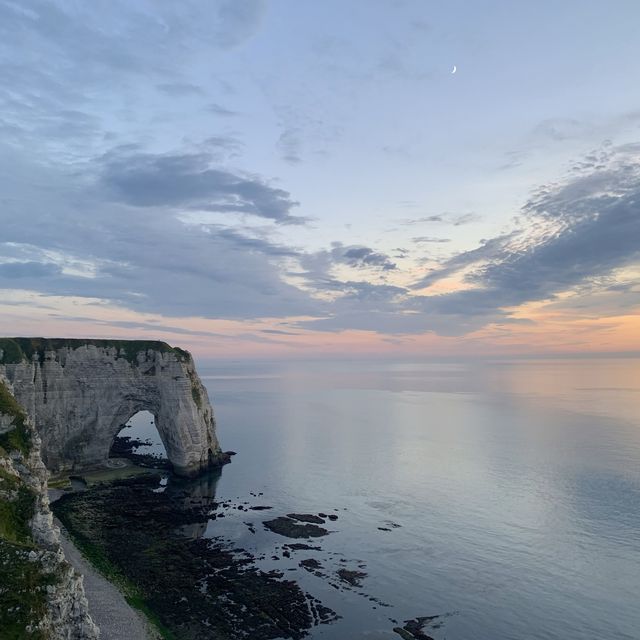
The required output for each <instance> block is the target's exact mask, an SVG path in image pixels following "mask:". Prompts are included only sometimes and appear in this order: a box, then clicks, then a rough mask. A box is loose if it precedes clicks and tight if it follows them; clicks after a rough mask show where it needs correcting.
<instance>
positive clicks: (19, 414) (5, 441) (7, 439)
mask: <svg viewBox="0 0 640 640" xmlns="http://www.w3.org/2000/svg"><path fill="white" fill-rule="evenodd" d="M0 414H4V415H5V416H10V417H11V418H12V419H13V429H11V430H10V431H7V432H6V433H0V456H3V455H4V456H6V454H7V453H8V452H9V451H13V450H16V451H19V452H20V453H21V454H23V455H27V454H28V453H29V451H30V449H31V434H30V433H29V429H28V428H27V416H26V414H25V412H24V411H23V409H22V407H21V406H20V405H19V404H18V402H17V401H16V399H15V398H14V397H13V395H11V393H10V392H9V389H7V386H6V385H5V384H4V382H0Z"/></svg>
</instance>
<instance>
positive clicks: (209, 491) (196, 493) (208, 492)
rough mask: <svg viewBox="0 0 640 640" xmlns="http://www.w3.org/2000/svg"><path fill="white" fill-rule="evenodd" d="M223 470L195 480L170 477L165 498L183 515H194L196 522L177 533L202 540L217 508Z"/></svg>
mask: <svg viewBox="0 0 640 640" xmlns="http://www.w3.org/2000/svg"><path fill="white" fill-rule="evenodd" d="M221 475H222V469H214V470H212V471H209V472H208V473H205V474H204V475H201V476H199V477H197V478H194V479H186V478H179V477H177V476H174V475H172V476H170V477H169V478H168V481H167V485H166V488H165V490H164V494H165V497H166V498H167V500H168V501H170V502H171V503H172V504H173V505H174V506H175V508H176V510H177V511H179V512H181V513H192V514H194V517H195V518H197V519H196V520H195V521H194V522H190V523H188V524H181V525H180V526H179V527H177V529H176V531H177V532H178V533H179V534H180V535H182V536H184V537H187V538H191V539H192V540H196V539H198V538H202V537H203V535H204V533H205V531H206V530H207V523H208V522H209V517H208V515H209V512H210V511H211V510H212V509H214V507H215V498H216V487H217V486H218V481H219V480H220V476H221Z"/></svg>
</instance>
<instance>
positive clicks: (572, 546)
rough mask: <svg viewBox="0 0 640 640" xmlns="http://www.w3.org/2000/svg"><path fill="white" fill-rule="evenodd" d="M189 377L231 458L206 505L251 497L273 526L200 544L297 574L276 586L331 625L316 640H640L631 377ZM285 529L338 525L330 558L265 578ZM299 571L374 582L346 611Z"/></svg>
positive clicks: (588, 373) (619, 368)
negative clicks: (296, 587) (421, 619)
mask: <svg viewBox="0 0 640 640" xmlns="http://www.w3.org/2000/svg"><path fill="white" fill-rule="evenodd" d="M200 372H201V374H202V378H203V380H204V382H205V384H206V386H207V388H208V390H209V394H210V398H211V401H212V403H213V405H214V409H215V412H216V418H217V421H218V433H219V437H220V441H221V443H222V446H223V449H225V450H228V449H232V450H235V451H237V452H238V455H237V456H235V457H234V459H233V462H232V464H230V465H228V466H226V467H225V468H224V470H223V473H222V477H221V479H220V481H219V483H218V486H217V499H218V500H225V499H229V500H237V499H251V500H252V501H253V502H256V500H255V498H248V496H250V494H251V493H254V494H257V493H260V492H262V494H263V496H260V499H259V502H260V503H261V504H265V505H269V506H272V507H273V510H272V511H269V512H253V514H252V516H251V517H252V518H253V521H254V522H255V526H256V533H252V532H251V531H250V530H249V529H248V527H247V524H246V521H247V513H246V512H238V513H237V516H236V515H234V514H233V513H231V512H229V513H228V514H227V517H226V518H225V519H224V521H223V520H221V519H218V520H217V521H215V522H211V523H210V525H209V527H208V528H207V535H225V536H228V537H230V538H232V539H234V540H237V543H238V545H239V546H241V547H243V548H245V549H248V550H249V551H252V552H254V553H255V554H256V555H265V556H266V559H265V560H264V561H263V562H262V564H261V566H263V567H264V568H266V569H272V568H278V569H280V570H283V571H286V569H295V571H291V572H290V573H288V574H287V577H288V578H294V579H296V580H298V581H299V582H300V584H301V585H302V587H303V588H304V589H305V590H306V591H308V592H309V593H311V594H312V595H314V596H315V597H317V598H319V599H320V600H322V602H323V603H324V604H326V605H327V606H329V607H331V608H332V609H334V610H335V611H337V612H338V613H339V614H340V615H341V616H342V618H341V620H339V621H338V622H337V623H335V624H331V625H321V626H319V627H316V628H315V629H314V630H313V631H312V632H311V637H313V638H326V639H330V640H338V639H340V640H342V639H345V638H361V639H365V638H367V639H382V638H388V639H391V638H399V636H396V635H395V634H394V633H393V632H392V631H391V629H392V628H393V627H394V626H396V625H395V624H394V623H393V622H392V621H391V620H390V619H391V618H393V619H394V620H397V621H399V622H400V623H401V624H402V621H404V620H407V619H411V618H416V617H417V616H431V615H443V616H444V617H443V618H441V619H439V621H438V623H439V625H440V626H438V625H436V628H430V627H427V628H425V633H428V634H429V635H431V636H433V637H434V638H436V639H444V638H446V639H447V640H470V639H474V640H507V639H509V640H514V639H529V638H539V639H543V638H544V639H546V640H551V639H558V640H581V639H584V640H593V639H595V638H598V639H611V640H613V639H620V640H622V639H628V640H632V639H633V640H638V639H639V638H640V361H639V360H637V359H615V360H614V359H611V360H606V359H582V360H526V361H524V360H523V361H504V362H494V363H490V364H487V363H482V364H479V363H471V364H469V363H464V364H463V363H451V362H447V363H428V364H424V363H423V364H406V363H403V364H390V363H374V362H367V363H363V362H360V363H357V364H345V363H328V362H326V363H313V364H303V363H297V364H288V365H282V364H281V365H266V364H264V363H262V364H257V363H242V364H234V365H229V364H225V365H224V366H222V365H221V366H220V367H219V368H216V369H213V368H211V367H209V368H207V367H201V368H200ZM289 512H298V513H318V512H325V513H335V514H337V515H338V516H339V517H338V520H337V521H335V522H331V523H330V525H331V526H329V528H330V529H332V530H333V533H331V534H330V535H329V536H326V537H324V538H320V539H318V540H317V541H314V544H319V545H320V546H321V547H322V551H319V552H309V553H307V554H306V555H304V554H303V555H300V554H299V553H297V554H294V556H295V557H292V558H290V559H287V558H283V557H279V559H278V560H277V561H275V560H271V556H272V553H273V548H274V538H279V536H277V534H274V533H271V532H266V531H264V529H263V528H262V527H261V524H260V521H261V520H263V519H266V518H267V515H265V514H269V515H270V516H271V517H273V516H276V515H282V514H285V513H289ZM271 514H273V515H271ZM396 525H400V526H396ZM379 527H381V528H382V529H389V530H382V529H380V528H379ZM277 542H278V543H280V544H281V543H286V542H293V541H291V540H287V539H285V538H281V539H279V540H278V541H277ZM303 557H313V558H316V559H318V560H319V561H320V562H321V563H322V566H323V568H324V571H325V572H326V573H329V574H331V573H332V572H335V571H336V570H337V569H339V568H340V566H344V565H341V564H340V559H341V558H343V559H347V560H348V562H349V565H350V566H351V565H352V564H353V562H355V561H356V560H357V561H358V562H359V563H360V564H361V565H362V566H365V567H366V568H365V569H364V571H365V572H366V573H367V574H368V575H367V577H366V578H364V579H363V581H362V588H361V589H353V590H349V591H338V590H336V589H335V588H334V587H332V586H331V585H330V584H329V581H328V580H327V579H326V578H322V577H318V576H316V575H313V574H312V573H310V572H308V571H304V570H303V569H302V568H299V567H298V562H299V560H300V559H302V558H303ZM362 594H366V595H362ZM370 597H375V598H377V599H379V600H381V601H383V602H385V603H388V604H389V605H391V606H388V607H384V606H380V605H379V604H377V603H376V602H375V601H372V600H370V599H369V598H370Z"/></svg>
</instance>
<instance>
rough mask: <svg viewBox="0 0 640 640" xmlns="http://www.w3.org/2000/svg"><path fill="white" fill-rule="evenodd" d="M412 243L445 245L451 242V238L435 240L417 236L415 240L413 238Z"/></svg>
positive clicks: (431, 237)
mask: <svg viewBox="0 0 640 640" xmlns="http://www.w3.org/2000/svg"><path fill="white" fill-rule="evenodd" d="M411 241H412V242H415V243H416V244H422V243H423V242H432V243H435V244H443V243H445V242H451V238H434V237H433V236H417V237H415V238H411Z"/></svg>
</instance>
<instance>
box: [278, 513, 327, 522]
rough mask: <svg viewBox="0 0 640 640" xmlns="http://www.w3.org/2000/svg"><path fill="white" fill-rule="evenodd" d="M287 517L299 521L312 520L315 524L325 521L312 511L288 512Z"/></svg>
mask: <svg viewBox="0 0 640 640" xmlns="http://www.w3.org/2000/svg"><path fill="white" fill-rule="evenodd" d="M287 518H291V519H292V520H297V521H298V522H311V523H313V524H324V523H325V521H324V520H323V519H322V518H321V517H320V516H315V515H313V514H312V513H287Z"/></svg>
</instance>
